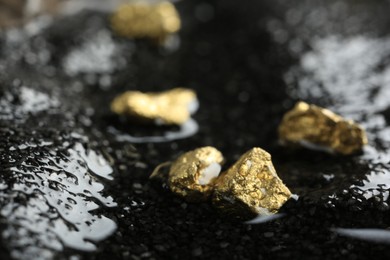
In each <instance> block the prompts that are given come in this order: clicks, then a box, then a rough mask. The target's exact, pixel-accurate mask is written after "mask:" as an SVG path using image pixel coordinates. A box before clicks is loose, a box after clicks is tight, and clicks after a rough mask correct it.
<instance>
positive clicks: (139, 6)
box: [111, 2, 181, 41]
mask: <svg viewBox="0 0 390 260" xmlns="http://www.w3.org/2000/svg"><path fill="white" fill-rule="evenodd" d="M111 26H112V28H113V30H114V31H115V32H116V33H117V34H118V35H121V36H124V37H129V38H152V39H156V40H158V41H164V40H165V39H166V38H167V36H168V35H170V34H173V33H176V32H178V31H179V30H180V27H181V21H180V16H179V14H178V12H177V10H176V8H175V6H174V5H173V4H171V3H170V2H161V3H157V4H147V3H141V2H138V3H133V4H124V5H121V6H120V7H119V8H118V9H117V10H116V12H115V13H114V14H113V15H112V17H111Z"/></svg>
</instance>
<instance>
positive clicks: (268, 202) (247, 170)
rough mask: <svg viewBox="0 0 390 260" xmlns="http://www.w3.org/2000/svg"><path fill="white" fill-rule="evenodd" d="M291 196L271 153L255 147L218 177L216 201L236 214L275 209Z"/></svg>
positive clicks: (220, 206) (214, 200)
mask: <svg viewBox="0 0 390 260" xmlns="http://www.w3.org/2000/svg"><path fill="white" fill-rule="evenodd" d="M290 197H291V192H290V190H289V189H288V188H287V187H286V186H285V185H284V184H283V182H282V180H281V179H279V177H278V176H277V174H276V171H275V169H274V166H273V165H272V161H271V155H270V154H269V153H267V152H266V151H264V150H263V149H261V148H253V149H251V150H250V151H248V152H247V153H245V154H244V155H242V156H241V158H240V159H239V160H238V161H237V162H236V163H235V164H234V165H233V166H232V167H231V168H229V169H228V170H227V171H226V172H225V173H223V174H222V175H221V176H220V177H219V178H218V179H217V181H216V184H215V191H214V195H213V204H214V205H215V206H216V207H217V208H220V209H221V210H224V211H225V212H227V213H230V214H232V215H235V216H237V217H243V218H246V217H248V218H249V217H252V216H254V215H259V214H260V215H270V214H274V213H276V212H277V211H278V210H279V208H280V207H281V206H282V205H283V204H284V203H285V202H286V201H287V200H288V199H289V198H290Z"/></svg>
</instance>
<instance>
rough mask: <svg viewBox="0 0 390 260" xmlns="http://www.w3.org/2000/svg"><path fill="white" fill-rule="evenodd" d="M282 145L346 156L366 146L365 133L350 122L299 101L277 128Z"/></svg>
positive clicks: (326, 110) (330, 112)
mask: <svg viewBox="0 0 390 260" xmlns="http://www.w3.org/2000/svg"><path fill="white" fill-rule="evenodd" d="M279 138H280V140H281V142H282V143H284V144H292V145H296V144H298V145H302V146H305V147H307V148H311V149H316V150H323V151H327V152H330V153H333V152H336V153H340V154H344V155H349V154H353V153H356V152H358V151H360V150H361V149H362V148H363V146H364V145H365V144H367V136H366V133H365V131H364V130H363V129H362V128H361V127H360V126H359V125H358V124H356V123H355V122H353V121H352V120H345V119H343V118H342V117H341V116H339V115H336V114H335V113H333V112H332V111H330V110H328V109H324V108H321V107H318V106H315V105H309V104H307V103H305V102H298V103H297V104H296V105H295V107H294V108H293V109H292V110H290V111H289V112H287V113H286V114H285V115H284V117H283V120H282V122H281V124H280V126H279Z"/></svg>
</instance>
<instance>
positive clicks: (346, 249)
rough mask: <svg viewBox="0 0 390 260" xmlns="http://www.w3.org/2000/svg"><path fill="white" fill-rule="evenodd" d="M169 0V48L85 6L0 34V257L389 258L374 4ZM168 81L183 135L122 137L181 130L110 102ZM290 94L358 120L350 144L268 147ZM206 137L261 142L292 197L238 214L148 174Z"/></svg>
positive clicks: (385, 118) (381, 50) (384, 56)
mask: <svg viewBox="0 0 390 260" xmlns="http://www.w3.org/2000/svg"><path fill="white" fill-rule="evenodd" d="M177 7H178V10H179V12H180V14H181V16H182V19H183V29H182V31H181V32H180V34H179V37H178V39H180V43H179V42H176V43H175V44H176V45H175V46H174V47H172V46H171V48H166V47H163V46H156V45H155V44H153V43H151V42H148V41H142V40H137V41H132V40H128V39H122V38H119V37H117V36H115V35H113V33H112V32H111V30H110V28H109V25H108V22H107V21H108V16H107V14H105V13H97V12H89V11H84V12H82V13H79V14H76V15H73V16H71V17H62V18H58V20H51V19H49V18H39V19H37V20H34V21H33V22H32V23H29V24H28V25H26V26H24V27H22V28H20V29H10V30H8V31H3V32H1V33H0V34H1V36H0V88H1V91H0V108H1V109H0V110H1V111H0V126H1V128H0V137H1V138H0V162H1V169H0V203H1V210H0V231H1V238H2V239H1V243H0V249H1V252H0V256H1V258H4V259H6V258H9V256H12V257H14V258H20V259H26V258H28V257H29V256H31V255H33V256H39V257H41V258H54V257H60V258H61V257H62V258H70V257H76V258H105V257H111V258H134V259H140V258H156V259H160V258H169V259H183V258H187V257H189V256H190V257H199V258H208V259H209V258H226V257H229V258H232V257H233V258H237V259H238V258H240V259H254V258H255V259H268V258H275V257H276V258H291V257H293V258H294V257H295V258H297V257H305V258H310V259H323V258H330V259H332V258H333V259H339V258H340V257H343V258H346V259H365V258H367V257H368V256H370V257H375V256H377V257H378V258H383V257H384V258H386V257H387V258H388V257H389V256H390V250H389V249H388V241H387V237H388V235H387V233H386V232H387V230H386V229H388V227H389V225H390V221H389V213H390V211H389V210H390V209H389V192H390V173H389V161H390V157H389V155H388V153H389V151H390V150H389V149H390V146H389V141H390V130H389V129H390V128H389V122H390V112H389V111H390V101H389V100H390V99H389V98H390V86H388V84H389V79H390V74H389V59H388V57H389V55H390V48H389V46H388V45H389V37H390V34H389V33H390V31H389V29H388V28H389V27H388V25H389V23H390V18H389V16H388V11H389V10H390V3H389V2H388V1H384V0H383V1H334V0H332V1H329V0H328V1H325V0H324V1H319V0H316V1H312V0H307V1H299V2H298V1H282V0H280V1H262V2H260V1H258V2H251V3H247V4H243V3H238V2H237V1H201V2H198V1H196V2H189V1H181V2H178V3H177ZM178 43H179V45H178ZM175 86H185V87H189V88H193V89H194V90H196V91H197V94H198V97H199V102H200V106H199V110H198V112H197V113H196V114H194V116H193V117H194V120H195V121H196V122H197V124H198V126H199V129H198V132H196V134H194V133H193V134H194V135H187V136H184V137H185V138H183V139H180V140H166V139H164V141H165V142H157V143H153V142H152V141H150V140H146V141H145V140H142V142H137V140H139V139H134V138H140V137H141V138H142V137H148V136H164V133H170V132H177V131H179V130H180V129H177V128H174V129H170V128H169V129H167V128H164V127H160V128H156V127H145V126H138V125H134V124H133V123H131V122H129V121H127V120H123V119H120V118H117V117H116V116H115V115H113V114H112V113H111V112H110V110H109V104H110V102H111V100H112V98H114V97H115V96H116V95H118V94H119V93H122V92H123V91H125V90H141V91H162V90H165V89H169V88H172V87H175ZM300 99H302V100H304V101H306V102H309V103H315V104H317V105H320V106H323V107H327V108H329V109H331V110H333V111H334V112H336V113H338V114H340V115H342V116H343V117H346V118H351V119H354V120H356V121H357V122H359V123H360V124H362V125H363V126H364V127H365V128H366V130H367V134H368V138H369V145H368V146H367V147H365V149H364V151H363V153H362V154H360V155H357V156H349V157H337V156H332V155H328V154H325V153H321V152H314V151H309V150H305V149H300V150H288V149H285V148H282V147H280V146H279V145H278V142H277V126H278V124H279V122H280V120H281V118H282V116H283V114H284V113H285V112H286V111H288V110H289V109H290V108H291V107H292V106H293V105H294V104H295V102H296V101H297V100H300ZM181 130H183V129H181ZM187 130H188V129H187ZM182 132H183V131H182ZM184 132H185V131H184ZM168 139H169V138H168ZM167 141H168V142H167ZM206 145H211V146H215V147H217V148H218V149H219V150H221V151H222V152H223V153H224V155H225V157H226V158H231V159H230V160H231V161H229V162H226V165H230V164H231V163H232V162H234V161H235V160H236V159H238V158H239V156H240V155H241V154H242V153H243V152H245V151H246V150H248V149H250V148H251V147H254V146H260V147H262V148H264V149H266V150H267V151H269V152H270V153H271V154H272V158H273V163H274V165H275V168H276V170H277V172H278V175H279V176H280V177H281V179H283V181H284V182H285V183H286V185H287V186H288V187H289V188H290V190H291V191H292V193H294V194H297V195H298V196H296V199H291V200H289V201H288V202H287V203H286V204H285V206H284V207H283V208H282V209H281V212H280V214H281V215H277V216H276V217H275V218H271V219H262V218H259V219H256V220H253V222H252V224H251V223H242V222H238V221H235V220H233V219H229V218H226V217H224V216H223V215H219V214H218V213H217V212H216V211H215V210H214V209H213V208H212V207H211V206H210V205H209V204H207V203H203V204H190V203H186V202H184V201H183V200H181V199H179V198H177V197H175V196H173V195H172V194H171V193H170V192H169V191H168V190H167V189H166V187H161V185H160V184H159V183H153V182H150V181H149V179H148V177H149V175H150V173H151V172H152V171H153V169H154V167H155V166H157V165H158V164H160V163H162V162H165V161H169V160H172V159H173V158H176V157H177V156H178V155H179V154H181V153H182V152H184V151H187V150H191V149H194V148H196V147H200V146H206ZM223 170H224V169H223ZM361 238H364V239H361Z"/></svg>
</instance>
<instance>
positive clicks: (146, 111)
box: [111, 88, 198, 125]
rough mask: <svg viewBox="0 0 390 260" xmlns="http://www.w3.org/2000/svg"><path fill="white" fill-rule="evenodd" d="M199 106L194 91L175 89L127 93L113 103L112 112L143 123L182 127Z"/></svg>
mask: <svg viewBox="0 0 390 260" xmlns="http://www.w3.org/2000/svg"><path fill="white" fill-rule="evenodd" d="M197 106H198V101H197V98H196V94H195V92H194V91H193V90H191V89H185V88H175V89H172V90H168V91H164V92H158V93H142V92H139V91H127V92H125V93H123V94H122V95H120V96H118V97H116V98H115V99H114V100H113V101H112V103H111V110H112V111H113V112H114V113H116V114H119V115H126V116H130V117H133V118H136V119H140V120H142V121H151V122H154V123H157V124H166V125H171V124H176V125H181V124H183V123H184V122H186V121H187V120H188V119H189V118H190V116H191V114H192V113H193V112H195V111H196V109H197Z"/></svg>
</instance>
